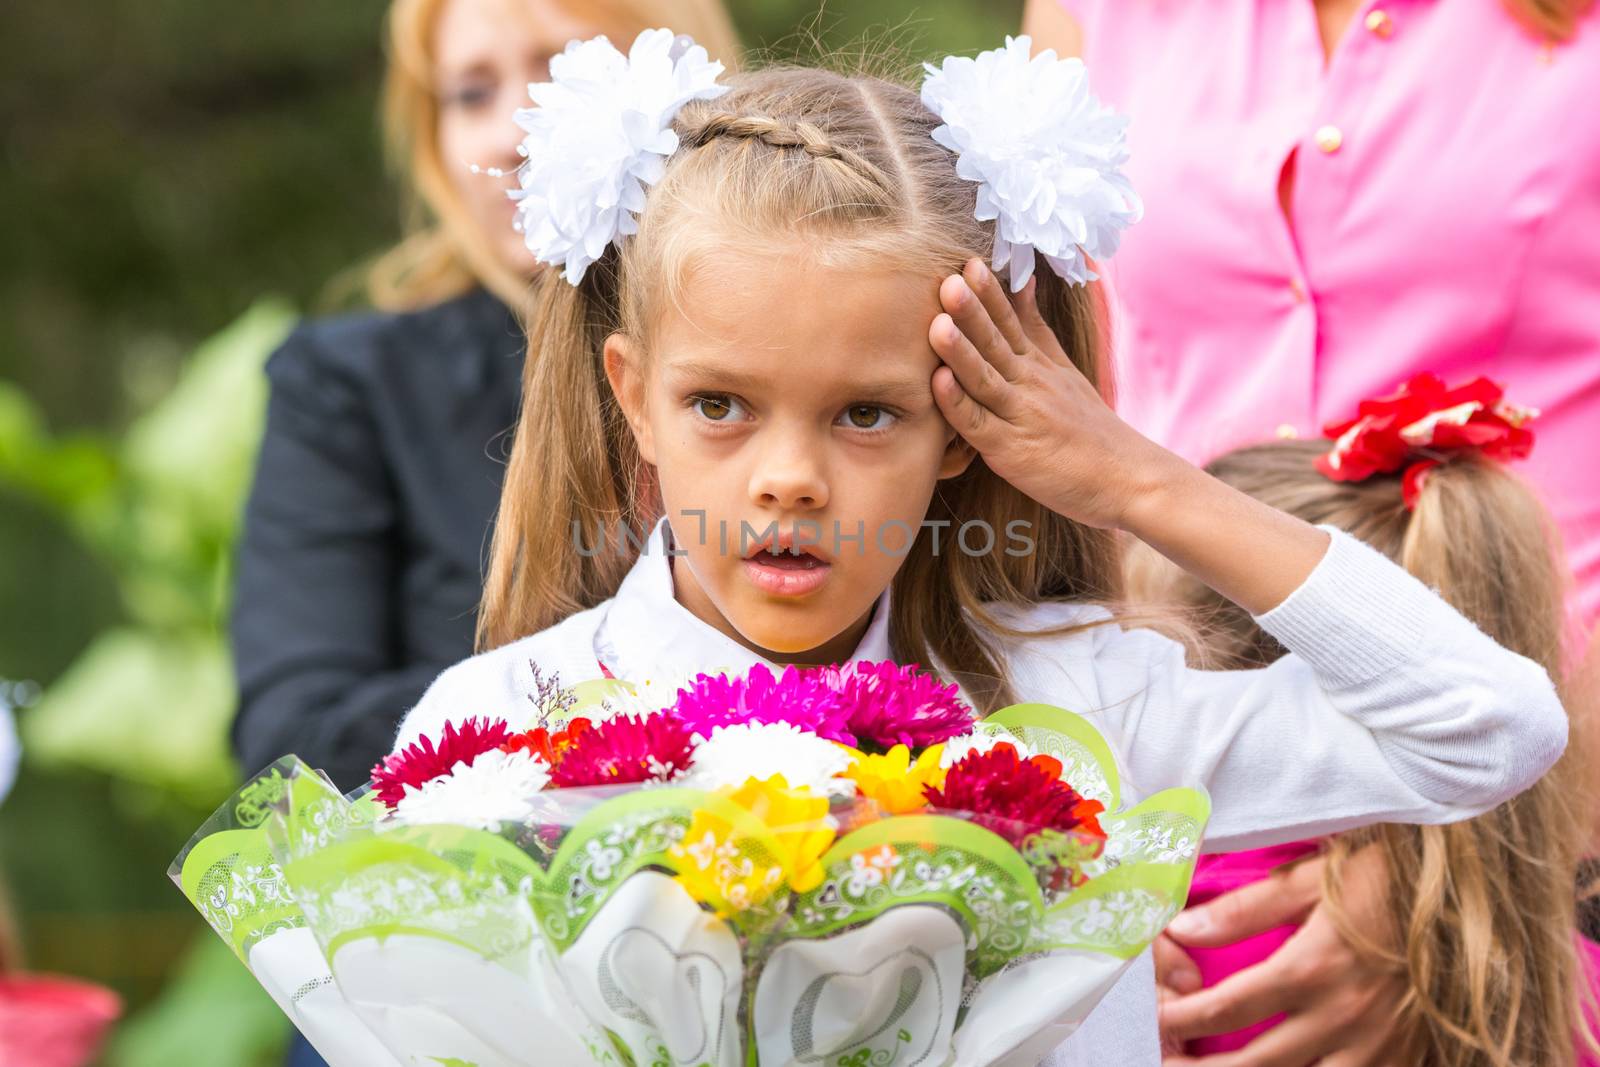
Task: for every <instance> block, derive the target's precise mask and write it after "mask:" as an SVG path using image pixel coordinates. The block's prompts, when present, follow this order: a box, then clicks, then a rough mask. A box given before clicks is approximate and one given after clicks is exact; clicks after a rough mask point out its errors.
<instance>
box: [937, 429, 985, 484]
mask: <svg viewBox="0 0 1600 1067" xmlns="http://www.w3.org/2000/svg"><path fill="white" fill-rule="evenodd" d="M946 432H947V433H949V435H950V438H949V440H947V441H945V443H944V455H943V456H941V457H940V459H939V477H940V479H941V480H942V479H945V478H954V477H955V476H956V475H958V474H961V473H963V472H965V471H966V469H967V468H968V467H970V466H972V461H973V459H974V458H975V457H976V456H977V454H978V450H977V449H975V448H973V447H972V446H971V445H969V444H967V441H966V438H964V437H962V436H961V435H960V434H958V433H956V432H955V431H954V430H949V429H947V430H946Z"/></svg>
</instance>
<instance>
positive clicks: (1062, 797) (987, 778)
mask: <svg viewBox="0 0 1600 1067" xmlns="http://www.w3.org/2000/svg"><path fill="white" fill-rule="evenodd" d="M923 796H925V797H927V798H928V803H929V804H932V805H933V806H934V807H936V808H944V809H947V810H952V811H964V812H970V813H971V814H972V816H973V819H972V821H973V822H975V823H977V824H978V825H979V826H982V827H984V828H986V829H989V830H993V831H994V832H995V833H997V834H999V835H1000V836H1001V837H1003V838H1005V839H1006V840H1007V841H1009V842H1011V844H1012V845H1013V846H1015V847H1017V848H1019V849H1020V848H1021V847H1022V846H1023V843H1024V842H1025V841H1026V840H1027V839H1028V838H1030V837H1032V836H1033V835H1034V834H1037V833H1039V832H1040V831H1041V830H1057V831H1061V832H1067V831H1071V832H1073V833H1075V834H1078V835H1080V836H1085V837H1090V838H1100V839H1101V840H1102V841H1103V840H1104V839H1105V831H1104V830H1102V829H1101V828H1100V820H1099V818H1098V816H1099V814H1100V813H1101V812H1102V811H1104V810H1105V805H1103V804H1101V803H1100V802H1099V801H1098V800H1087V799H1085V798H1084V797H1082V796H1081V795H1079V793H1078V791H1077V790H1076V789H1073V788H1072V786H1070V785H1068V784H1067V783H1066V782H1063V781H1062V780H1061V764H1060V763H1059V762H1057V761H1056V760H1054V759H1052V758H1050V757H1049V756H1034V757H1033V758H1032V759H1026V760H1025V759H1021V758H1020V757H1018V755H1017V750H1016V749H1015V748H1013V747H1012V746H1011V745H1009V744H1006V743H1004V742H1002V743H1000V744H998V745H996V746H994V747H993V748H991V749H990V750H989V751H987V752H975V753H973V754H972V755H970V756H968V757H966V758H965V759H963V760H962V761H961V762H959V763H957V764H956V765H955V766H954V767H951V768H950V771H949V773H948V774H946V775H945V779H944V787H943V788H942V789H941V788H936V787H934V786H931V785H930V786H927V787H925V788H924V789H923Z"/></svg>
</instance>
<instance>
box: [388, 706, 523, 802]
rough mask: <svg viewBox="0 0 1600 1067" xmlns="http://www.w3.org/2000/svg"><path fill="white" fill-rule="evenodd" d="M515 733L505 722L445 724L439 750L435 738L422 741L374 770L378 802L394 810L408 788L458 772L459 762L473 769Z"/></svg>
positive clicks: (471, 720)
mask: <svg viewBox="0 0 1600 1067" xmlns="http://www.w3.org/2000/svg"><path fill="white" fill-rule="evenodd" d="M510 733H511V731H510V729H509V728H508V727H507V726H506V724H505V720H503V719H489V718H485V719H483V720H482V721H479V720H478V719H475V718H474V719H467V720H466V721H465V722H463V723H461V724H460V725H459V726H457V725H456V724H455V723H453V722H447V723H445V724H444V736H443V737H441V738H440V739H439V744H438V746H437V747H435V745H434V743H433V738H431V737H423V738H419V739H418V740H417V742H416V743H415V744H411V745H407V746H406V747H405V749H404V750H402V751H400V752H396V753H395V754H394V755H392V756H385V757H384V759H383V762H381V763H379V764H378V765H377V766H376V767H374V768H372V784H373V785H374V786H375V787H376V788H375V790H374V791H375V792H376V793H377V794H378V799H379V800H381V801H383V802H384V804H385V805H387V806H388V808H389V810H390V811H393V810H394V808H395V805H397V804H399V803H400V801H401V800H403V799H405V795H406V786H411V787H412V788H413V789H421V788H422V787H423V785H425V784H426V783H428V782H431V781H433V780H434V779H435V778H440V777H443V776H444V775H446V774H449V773H450V772H451V771H452V770H454V769H455V765H456V764H457V763H465V764H466V765H467V766H469V767H470V766H472V761H473V760H475V759H477V758H478V757H479V756H481V755H483V754H484V753H485V752H490V751H493V750H494V749H497V748H499V747H500V746H501V745H502V744H503V743H504V742H505V740H506V738H507V737H508V736H509V735H510Z"/></svg>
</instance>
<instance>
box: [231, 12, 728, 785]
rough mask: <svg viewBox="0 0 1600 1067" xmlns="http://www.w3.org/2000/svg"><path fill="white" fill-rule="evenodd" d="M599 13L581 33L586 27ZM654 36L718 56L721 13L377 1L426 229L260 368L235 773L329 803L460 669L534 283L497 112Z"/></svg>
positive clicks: (405, 154)
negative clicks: (297, 771) (583, 64)
mask: <svg viewBox="0 0 1600 1067" xmlns="http://www.w3.org/2000/svg"><path fill="white" fill-rule="evenodd" d="M597 12H600V14H597ZM659 25H667V26H671V27H672V28H673V29H675V30H678V31H680V32H684V33H688V34H690V35H691V36H694V37H695V38H696V39H697V40H699V41H700V42H701V43H702V44H705V45H706V46H707V48H708V50H709V51H710V52H711V53H712V54H713V55H721V56H726V57H727V60H726V61H727V62H728V64H729V66H733V65H734V61H735V59H736V50H737V42H736V39H735V37H734V34H733V30H732V26H731V23H730V22H729V20H728V17H727V15H726V13H725V12H724V11H723V9H722V7H721V4H720V3H719V2H718V0H631V2H618V3H612V4H607V5H594V4H582V3H578V2H576V0H573V2H557V0H396V2H395V4H394V5H393V6H392V8H391V10H390V15H389V26H388V31H389V42H388V44H389V48H388V50H389V56H390V63H389V69H388V75H387V82H386V86H385V100H384V110H385V120H386V130H387V135H388V140H389V142H390V149H391V151H390V155H391V157H392V158H394V159H395V160H396V161H398V162H400V164H401V168H402V173H401V174H399V175H398V177H399V178H400V179H401V180H402V183H403V184H404V186H405V187H406V188H407V190H408V192H410V193H411V194H412V196H413V197H414V199H415V200H416V204H415V206H416V208H417V209H418V210H416V211H414V212H413V213H412V214H413V215H414V217H418V218H424V219H428V220H430V221H429V222H428V223H427V224H426V225H425V226H423V227H422V228H420V229H418V230H417V231H416V232H414V233H413V234H411V235H410V236H409V237H407V238H406V240H404V241H402V242H401V243H400V244H399V245H398V246H397V247H396V248H395V249H394V250H393V251H391V252H390V253H389V254H388V255H386V256H384V257H383V258H382V259H381V260H379V262H378V263H377V265H376V267H375V268H374V270H373V272H372V274H371V277H370V279H369V282H370V284H369V289H370V293H371V297H372V300H373V303H374V304H375V305H377V306H378V307H379V308H381V309H383V310H379V311H376V312H372V313H368V314H364V315H358V316H352V317H346V318H337V319H329V320H324V321H314V322H309V323H306V324H303V325H301V326H300V328H298V329H297V330H296V331H295V332H294V333H293V334H292V335H291V336H290V337H289V339H288V340H287V341H286V342H285V343H284V345H283V346H282V347H281V348H280V349H279V350H278V351H277V352H276V353H275V354H274V355H273V357H272V358H271V360H270V361H269V362H268V364H267V375H268V378H269V380H270V382H271V400H270V402H269V405H268V412H267V426H266V435H265V438H264V440H263V442H262V446H261V453H260V459H259V460H258V465H257V469H256V477H255V483H254V486H253V488H252V490H251V493H250V498H249V502H248V504H247V506H246V511H245V520H244V531H243V536H242V540H241V543H240V545H239V550H238V572H237V578H236V594H235V599H234V608H233V618H232V637H233V653H234V665H235V666H234V669H235V672H236V675H237V679H238V686H239V708H238V713H237V715H236V717H235V720H234V726H233V741H234V747H235V750H236V752H237V755H238V757H239V762H240V763H241V765H242V769H243V770H244V771H245V772H247V773H248V772H252V771H255V770H257V769H259V768H261V767H263V766H265V765H267V764H268V763H270V762H272V761H273V760H274V759H277V758H278V757H279V756H282V755H285V754H287V753H291V752H292V753H294V754H296V755H298V756H300V757H301V758H302V759H304V760H305V761H306V762H307V763H309V764H311V765H312V766H315V767H318V768H321V769H322V770H324V771H326V772H327V773H328V775H329V776H330V777H331V778H332V779H333V781H334V782H335V783H337V784H338V785H339V787H340V788H341V789H346V790H348V789H353V788H355V787H357V786H359V785H361V784H362V783H363V782H365V781H366V780H367V774H368V771H369V770H370V769H371V768H372V766H373V764H374V763H376V762H377V761H378V759H379V758H381V757H382V756H383V755H385V754H386V753H387V752H388V751H389V748H390V744H391V742H392V741H393V738H394V730H395V726H396V725H397V723H398V722H399V720H400V718H401V716H402V715H404V713H405V712H406V710H407V709H409V708H410V707H411V706H412V705H413V704H414V703H415V702H416V700H417V698H418V697H420V696H421V695H422V692H423V690H424V689H426V688H427V685H428V683H429V682H430V681H431V680H432V679H433V678H434V676H435V675H437V674H438V673H439V672H440V671H442V670H443V669H444V668H445V667H448V666H449V665H450V664H452V663H455V662H457V661H459V660H461V659H464V658H465V657H466V656H468V655H470V654H471V653H472V650H473V632H474V628H475V621H476V609H477V604H478V599H479V594H480V590H481V582H482V572H483V561H484V554H485V552H486V550H487V547H488V539H489V528H490V523H491V521H492V517H493V514H494V510H495V506H496V504H497V502H498V500H499V493H500V478H501V473H502V470H503V460H504V457H505V455H506V454H507V452H508V451H509V448H510V442H509V439H508V436H507V435H508V434H509V431H510V429H511V427H512V425H513V423H514V422H515V420H516V412H517V403H518V398H519V395H520V385H521V373H522V363H523V356H524V354H525V350H526V342H525V339H524V336H523V333H522V330H521V328H520V326H519V324H518V321H517V316H516V314H515V313H514V311H513V309H514V308H516V307H517V306H518V305H519V304H520V303H521V302H522V301H523V300H524V294H525V292H526V290H527V286H528V282H529V280H530V279H531V277H532V275H533V273H534V271H535V270H536V269H537V264H536V263H535V262H534V260H533V257H532V255H531V254H530V253H529V252H528V251H527V250H526V249H525V248H524V247H523V245H522V243H521V238H520V236H519V235H518V234H516V233H515V232H514V231H513V230H512V227H511V220H512V213H511V207H512V202H511V200H510V199H509V198H507V197H506V195H505V190H506V188H507V185H508V184H509V183H510V182H511V179H510V178H501V179H498V180H497V179H493V178H490V177H487V176H485V175H483V174H476V173H473V171H472V169H471V168H470V167H469V164H478V165H479V166H480V167H481V168H501V169H503V170H504V171H506V172H511V171H514V170H515V168H516V166H517V164H518V163H519V162H520V157H519V156H518V155H517V153H516V146H517V143H518V139H519V134H520V131H519V130H518V128H517V127H516V125H515V124H514V122H513V121H512V118H511V116H512V113H513V112H514V111H515V110H516V109H517V108H518V107H521V106H525V105H526V104H527V103H528V100H527V85H528V83H529V82H532V81H542V80H545V79H546V77H547V76H548V63H549V60H550V58H551V57H552V56H553V55H555V54H556V53H557V52H559V51H560V50H561V49H562V48H563V47H564V46H565V44H566V42H567V41H568V40H571V39H572V38H575V37H587V36H592V35H593V34H596V33H602V32H604V33H608V34H610V35H611V36H612V38H613V39H614V40H620V41H631V40H632V38H633V37H634V36H635V35H636V34H637V33H638V32H639V31H640V30H642V29H645V28H647V27H651V26H659Z"/></svg>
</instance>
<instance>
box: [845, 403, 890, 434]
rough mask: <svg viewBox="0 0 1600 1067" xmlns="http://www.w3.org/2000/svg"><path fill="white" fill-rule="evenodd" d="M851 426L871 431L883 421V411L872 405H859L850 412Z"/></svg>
mask: <svg viewBox="0 0 1600 1067" xmlns="http://www.w3.org/2000/svg"><path fill="white" fill-rule="evenodd" d="M849 415H850V425H852V426H854V427H856V428H857V429H858V430H870V429H872V428H873V427H874V426H877V425H878V423H879V422H881V421H882V420H883V409H882V408H875V407H873V406H872V405H870V404H857V405H856V406H855V407H853V408H851V409H850V411H849Z"/></svg>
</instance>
